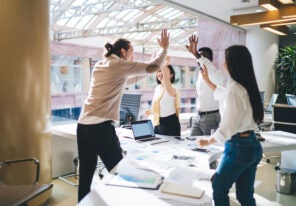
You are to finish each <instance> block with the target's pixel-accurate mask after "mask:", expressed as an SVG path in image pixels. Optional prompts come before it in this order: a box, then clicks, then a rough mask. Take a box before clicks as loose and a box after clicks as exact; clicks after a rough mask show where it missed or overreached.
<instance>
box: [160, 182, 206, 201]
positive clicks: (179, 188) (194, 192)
mask: <svg viewBox="0 0 296 206" xmlns="http://www.w3.org/2000/svg"><path fill="white" fill-rule="evenodd" d="M160 191H161V192H163V193H168V194H173V195H180V196H184V197H191V198H197V199H200V198H202V196H203V194H204V190H202V189H200V188H198V187H193V186H188V185H180V184H176V183H172V182H165V183H163V184H162V186H161V188H160Z"/></svg>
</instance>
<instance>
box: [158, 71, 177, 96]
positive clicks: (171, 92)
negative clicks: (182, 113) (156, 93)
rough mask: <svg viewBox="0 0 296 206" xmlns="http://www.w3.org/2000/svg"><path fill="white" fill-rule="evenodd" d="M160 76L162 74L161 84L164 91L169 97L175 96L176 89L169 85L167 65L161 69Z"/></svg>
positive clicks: (169, 76)
mask: <svg viewBox="0 0 296 206" xmlns="http://www.w3.org/2000/svg"><path fill="white" fill-rule="evenodd" d="M161 71H162V74H163V83H164V87H165V90H166V91H167V92H168V93H169V95H170V96H172V97H175V96H176V89H175V88H174V87H173V86H172V83H171V73H170V69H169V68H168V66H167V65H165V66H164V67H162V68H161Z"/></svg>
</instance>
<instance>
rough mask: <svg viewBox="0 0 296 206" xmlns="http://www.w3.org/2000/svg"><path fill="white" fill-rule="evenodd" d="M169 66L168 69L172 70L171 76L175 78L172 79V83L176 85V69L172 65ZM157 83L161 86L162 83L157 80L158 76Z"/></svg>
mask: <svg viewBox="0 0 296 206" xmlns="http://www.w3.org/2000/svg"><path fill="white" fill-rule="evenodd" d="M167 66H168V68H169V69H170V75H171V74H172V75H173V77H172V78H170V80H171V83H174V82H175V81H176V77H175V70H174V68H173V66H172V65H170V64H168V65H167ZM156 82H157V84H161V82H160V81H159V80H158V79H157V76H156Z"/></svg>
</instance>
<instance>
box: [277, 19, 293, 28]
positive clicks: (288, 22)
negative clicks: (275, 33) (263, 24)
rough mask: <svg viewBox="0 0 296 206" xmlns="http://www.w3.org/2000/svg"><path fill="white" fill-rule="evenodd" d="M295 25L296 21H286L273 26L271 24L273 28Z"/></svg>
mask: <svg viewBox="0 0 296 206" xmlns="http://www.w3.org/2000/svg"><path fill="white" fill-rule="evenodd" d="M293 24H296V19H294V20H289V21H284V22H279V23H273V24H271V26H283V25H293Z"/></svg>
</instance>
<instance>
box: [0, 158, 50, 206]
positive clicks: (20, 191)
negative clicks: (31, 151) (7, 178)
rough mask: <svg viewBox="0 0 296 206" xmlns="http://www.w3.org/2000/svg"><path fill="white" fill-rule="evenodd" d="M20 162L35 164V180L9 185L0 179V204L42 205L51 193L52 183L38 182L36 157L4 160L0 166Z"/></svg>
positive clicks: (18, 205) (11, 205)
mask: <svg viewBox="0 0 296 206" xmlns="http://www.w3.org/2000/svg"><path fill="white" fill-rule="evenodd" d="M22 162H31V163H32V162H33V163H34V164H35V165H36V175H35V181H34V182H33V183H32V184H26V185H11V184H6V183H4V182H3V180H0V205H3V206H6V205H7V206H8V205H9V206H16V205H17V206H24V205H43V204H44V203H46V202H47V201H48V198H49V197H50V195H51V191H52V187H53V184H39V183H38V181H39V168H40V164H39V161H38V160H37V159H36V158H27V159H17V160H6V161H3V162H0V168H3V167H6V166H10V165H12V164H18V163H22Z"/></svg>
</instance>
